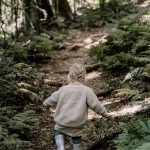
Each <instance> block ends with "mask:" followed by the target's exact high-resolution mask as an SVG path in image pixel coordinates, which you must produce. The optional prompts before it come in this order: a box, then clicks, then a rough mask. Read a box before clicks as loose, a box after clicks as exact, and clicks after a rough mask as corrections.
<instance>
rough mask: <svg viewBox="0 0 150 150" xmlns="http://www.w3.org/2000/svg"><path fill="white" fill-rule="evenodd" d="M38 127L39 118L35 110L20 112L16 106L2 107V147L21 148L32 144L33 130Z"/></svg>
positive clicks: (0, 145) (0, 142) (0, 147)
mask: <svg viewBox="0 0 150 150" xmlns="http://www.w3.org/2000/svg"><path fill="white" fill-rule="evenodd" d="M38 127H39V120H38V119H37V116H36V113H35V112H34V111H31V110H28V111H23V112H19V111H18V110H17V109H16V107H14V108H11V107H3V108H0V149H2V150H8V149H15V150H21V149H25V148H27V147H29V146H31V145H32V142H31V141H30V138H31V137H32V134H31V131H32V130H35V129H36V130H37V129H38Z"/></svg>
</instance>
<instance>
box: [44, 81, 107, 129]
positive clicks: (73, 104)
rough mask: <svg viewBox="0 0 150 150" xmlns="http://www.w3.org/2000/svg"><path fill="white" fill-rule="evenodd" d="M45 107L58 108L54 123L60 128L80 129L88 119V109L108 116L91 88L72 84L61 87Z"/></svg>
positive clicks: (47, 101) (45, 103) (49, 98)
mask: <svg viewBox="0 0 150 150" xmlns="http://www.w3.org/2000/svg"><path fill="white" fill-rule="evenodd" d="M43 105H44V106H56V110H55V113H54V121H55V122H56V124H58V125H59V126H63V127H69V128H80V127H81V126H83V125H84V124H85V122H86V121H87V119H88V108H90V109H92V110H93V111H95V112H96V113H97V114H100V115H102V116H106V115H107V110H106V108H105V107H104V106H103V105H102V104H101V102H100V101H99V100H98V98H97V96H96V95H95V94H94V92H93V91H92V89H91V88H89V87H87V86H85V85H83V84H79V83H71V84H68V85H66V86H63V87H61V88H60V89H59V90H58V91H56V92H54V93H53V94H52V95H51V96H50V97H48V98H47V99H46V100H45V101H44V103H43Z"/></svg>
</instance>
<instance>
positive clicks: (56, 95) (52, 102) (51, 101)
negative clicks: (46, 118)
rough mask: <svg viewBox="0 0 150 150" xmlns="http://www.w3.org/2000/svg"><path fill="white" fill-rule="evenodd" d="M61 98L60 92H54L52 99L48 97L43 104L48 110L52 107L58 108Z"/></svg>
mask: <svg viewBox="0 0 150 150" xmlns="http://www.w3.org/2000/svg"><path fill="white" fill-rule="evenodd" d="M59 96H60V90H58V91H56V92H54V93H53V94H52V95H51V96H50V97H48V98H47V99H46V100H45V101H44V102H43V106H45V107H46V108H48V107H50V106H52V107H53V106H56V104H57V102H58V100H59Z"/></svg>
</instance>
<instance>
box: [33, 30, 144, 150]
mask: <svg viewBox="0 0 150 150" xmlns="http://www.w3.org/2000/svg"><path fill="white" fill-rule="evenodd" d="M106 36H107V33H106V32H105V30H104V29H103V30H102V29H92V30H90V31H81V30H69V31H68V33H67V36H66V38H65V40H64V45H65V49H64V50H61V51H56V52H53V53H52V54H51V60H50V63H49V64H48V65H46V66H45V67H42V68H39V71H40V72H43V70H44V76H43V77H42V78H43V81H44V86H43V88H44V90H45V95H46V96H48V95H50V94H51V93H52V92H54V91H55V90H57V89H58V88H59V87H60V86H62V85H63V84H66V78H67V73H68V68H69V66H70V65H71V64H73V63H75V62H76V63H81V64H83V65H84V66H85V67H86V68H88V67H89V66H94V65H95V64H96V63H97V62H96V60H95V58H92V57H91V56H90V55H89V49H90V48H91V46H94V45H97V44H99V43H102V42H104V41H105V37H106ZM99 63H100V62H99ZM119 80H121V79H120V78H118V77H113V76H111V75H108V74H106V73H104V72H103V71H102V69H101V67H100V66H99V67H96V68H95V69H91V71H88V73H87V75H86V85H87V86H89V87H91V88H92V89H93V90H94V92H95V93H102V94H99V95H98V94H97V95H98V97H99V100H100V101H101V102H102V103H103V104H104V105H105V107H106V108H107V109H108V111H109V114H110V115H111V117H110V118H107V119H105V118H102V117H101V116H99V115H97V114H96V113H95V112H93V111H92V110H89V116H88V122H87V124H86V126H85V130H84V133H83V137H82V138H83V149H84V150H102V149H103V150H115V149H116V144H115V140H116V139H117V136H118V135H119V133H121V130H120V128H119V122H122V121H123V122H127V121H128V120H130V119H131V118H132V117H133V114H135V113H136V112H138V111H140V110H142V106H141V105H137V104H136V105H135V104H133V103H132V102H130V101H127V100H126V97H125V96H120V95H116V93H115V92H113V90H112V91H111V92H108V93H107V90H108V89H109V88H110V89H114V88H115V86H116V85H117V84H119V83H118V81H119ZM52 83H53V84H52ZM101 91H102V92H101ZM105 91H106V92H105ZM105 93H106V94H105ZM45 98H46V97H45ZM54 111H55V110H50V111H48V112H41V113H40V114H39V118H40V120H41V126H40V127H41V128H40V130H39V133H38V135H37V137H36V138H35V141H33V143H35V145H34V147H35V148H32V149H36V150H54V149H56V147H55V142H54V133H53V132H54V131H53V128H54V121H53V113H54ZM71 147H72V145H71V139H70V138H69V137H67V138H66V150H71V149H72V148H71Z"/></svg>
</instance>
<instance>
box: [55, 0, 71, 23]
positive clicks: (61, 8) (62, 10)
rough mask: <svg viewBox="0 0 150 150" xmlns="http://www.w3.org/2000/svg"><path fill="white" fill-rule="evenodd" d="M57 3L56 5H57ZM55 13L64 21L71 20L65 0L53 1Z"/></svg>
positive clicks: (69, 10)
mask: <svg viewBox="0 0 150 150" xmlns="http://www.w3.org/2000/svg"><path fill="white" fill-rule="evenodd" d="M57 2H58V3H57ZM53 5H54V9H55V13H58V14H59V15H60V16H63V17H64V18H65V19H68V20H72V19H73V14H72V11H71V8H70V6H69V3H68V1H67V0H53Z"/></svg>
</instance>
